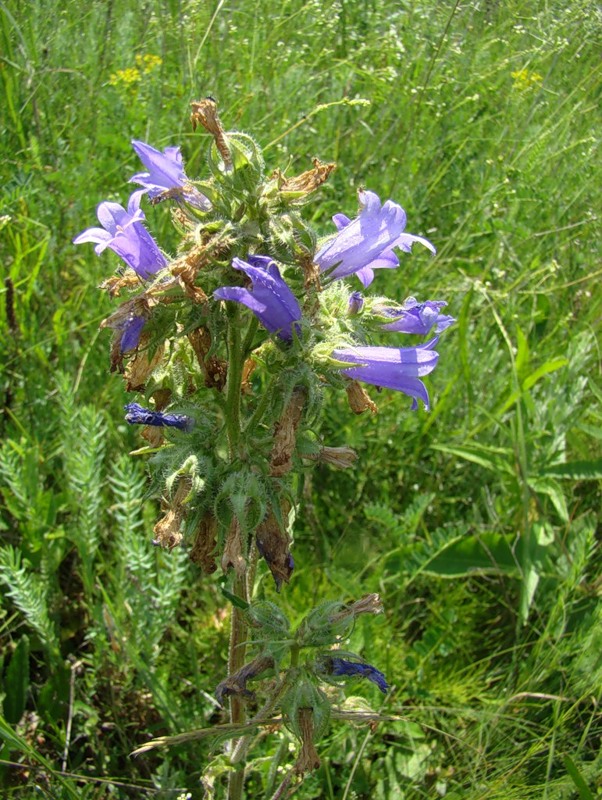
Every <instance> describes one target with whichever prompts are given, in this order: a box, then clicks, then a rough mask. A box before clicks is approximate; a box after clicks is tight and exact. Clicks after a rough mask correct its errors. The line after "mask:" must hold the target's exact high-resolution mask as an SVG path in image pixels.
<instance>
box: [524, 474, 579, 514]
mask: <svg viewBox="0 0 602 800" xmlns="http://www.w3.org/2000/svg"><path fill="white" fill-rule="evenodd" d="M529 485H530V486H531V488H532V489H534V490H535V491H536V492H539V493H540V494H545V495H547V496H548V497H549V498H550V500H551V501H552V505H553V506H554V508H555V509H556V513H557V514H558V516H559V517H560V519H561V520H562V521H563V522H568V519H569V511H568V508H567V506H566V500H565V498H564V493H563V491H562V489H561V488H560V486H559V484H558V483H557V481H555V480H553V479H552V478H548V477H540V476H537V477H535V478H530V479H529Z"/></svg>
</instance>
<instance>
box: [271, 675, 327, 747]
mask: <svg viewBox="0 0 602 800" xmlns="http://www.w3.org/2000/svg"><path fill="white" fill-rule="evenodd" d="M291 677H292V678H293V680H292V682H293V686H292V687H291V688H290V689H289V691H288V692H287V693H286V695H285V696H284V697H283V699H282V701H281V704H280V707H281V709H282V712H283V715H284V719H285V721H286V726H287V727H288V728H289V730H290V731H291V732H292V733H293V734H294V735H295V736H296V737H297V738H298V739H299V740H302V731H301V727H300V725H299V711H300V709H302V708H310V709H311V710H312V712H313V725H314V731H313V733H314V741H317V740H318V739H320V738H321V737H322V736H323V735H324V733H325V732H326V730H327V729H328V724H329V722H330V714H331V707H330V701H329V700H328V697H327V696H326V694H324V692H323V691H322V690H321V689H319V688H318V687H317V686H316V684H315V683H314V680H313V676H311V675H310V674H309V673H308V672H307V671H306V670H304V669H300V670H299V672H298V676H294V677H293V676H291V675H290V674H289V680H290V679H291Z"/></svg>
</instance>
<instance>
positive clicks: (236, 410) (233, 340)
mask: <svg viewBox="0 0 602 800" xmlns="http://www.w3.org/2000/svg"><path fill="white" fill-rule="evenodd" d="M243 362H244V355H243V352H242V348H241V341H240V327H239V314H238V309H237V308H234V309H231V310H230V312H229V325H228V381H227V384H226V428H227V431H228V442H229V445H230V458H231V459H232V460H235V459H236V458H237V457H238V456H239V445H240V395H241V384H242V373H243Z"/></svg>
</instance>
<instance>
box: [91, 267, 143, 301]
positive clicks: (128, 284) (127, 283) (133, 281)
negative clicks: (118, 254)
mask: <svg viewBox="0 0 602 800" xmlns="http://www.w3.org/2000/svg"><path fill="white" fill-rule="evenodd" d="M139 286H140V278H139V277H138V275H136V274H135V273H134V272H127V273H126V274H125V275H113V276H112V277H110V278H107V280H106V281H103V282H102V283H101V284H100V288H101V289H106V290H107V292H108V293H109V297H117V296H118V295H119V294H120V292H121V290H122V289H135V288H137V287H139Z"/></svg>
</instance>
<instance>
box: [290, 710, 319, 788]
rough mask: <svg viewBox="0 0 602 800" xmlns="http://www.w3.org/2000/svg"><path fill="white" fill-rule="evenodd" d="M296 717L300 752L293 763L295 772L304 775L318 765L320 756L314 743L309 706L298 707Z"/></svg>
mask: <svg viewBox="0 0 602 800" xmlns="http://www.w3.org/2000/svg"><path fill="white" fill-rule="evenodd" d="M297 719H298V721H299V728H300V729H301V752H300V753H299V757H298V758H297V761H296V763H295V772H296V773H297V774H298V775H304V774H305V773H306V772H313V771H314V770H316V769H318V768H319V766H320V757H319V756H318V752H317V750H316V747H315V745H314V712H313V710H312V709H311V708H300V709H299V711H298V717H297Z"/></svg>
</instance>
